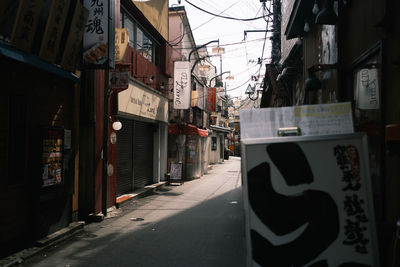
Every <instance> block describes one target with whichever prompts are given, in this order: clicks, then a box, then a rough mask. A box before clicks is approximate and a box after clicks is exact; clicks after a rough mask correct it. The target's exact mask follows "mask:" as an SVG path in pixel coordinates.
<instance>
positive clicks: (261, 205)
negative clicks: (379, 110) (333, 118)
mask: <svg viewBox="0 0 400 267" xmlns="http://www.w3.org/2000/svg"><path fill="white" fill-rule="evenodd" d="M242 144H243V146H242V151H243V157H242V160H243V190H244V191H243V193H244V202H245V210H246V220H247V226H246V228H247V229H246V237H247V247H248V250H249V253H248V255H249V256H248V265H247V266H254V265H255V266H260V265H261V266H307V267H310V266H363V267H372V266H373V267H377V266H379V259H378V249H377V240H376V232H375V222H374V211H373V200H372V188H371V181H370V174H369V164H368V149H367V137H366V136H365V135H363V134H343V135H335V136H313V137H307V136H304V137H277V138H268V139H245V140H242Z"/></svg>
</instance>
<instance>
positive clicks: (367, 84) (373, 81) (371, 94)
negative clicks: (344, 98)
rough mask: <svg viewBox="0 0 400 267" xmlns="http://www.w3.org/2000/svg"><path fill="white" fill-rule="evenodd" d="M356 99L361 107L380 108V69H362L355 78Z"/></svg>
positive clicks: (358, 106)
mask: <svg viewBox="0 0 400 267" xmlns="http://www.w3.org/2000/svg"><path fill="white" fill-rule="evenodd" d="M355 83H356V85H355V100H356V105H357V108H359V109H379V83H378V69H376V68H373V69H361V70H359V71H358V72H357V73H356V78H355Z"/></svg>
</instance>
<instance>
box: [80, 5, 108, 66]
mask: <svg viewBox="0 0 400 267" xmlns="http://www.w3.org/2000/svg"><path fill="white" fill-rule="evenodd" d="M84 6H85V7H86V8H87V9H88V10H89V16H88V19H87V22H86V26H85V32H84V35H83V62H84V64H87V65H92V66H94V67H98V68H102V67H105V66H106V64H110V65H112V67H113V64H114V63H113V62H114V60H113V55H110V54H109V51H113V49H114V45H115V44H114V38H115V36H113V33H114V30H115V29H114V28H113V27H112V25H113V22H114V13H113V10H114V1H107V0H84ZM111 31H112V32H111ZM111 37H112V38H111ZM113 54H114V53H113ZM109 60H111V61H112V62H109Z"/></svg>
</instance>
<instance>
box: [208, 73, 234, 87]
mask: <svg viewBox="0 0 400 267" xmlns="http://www.w3.org/2000/svg"><path fill="white" fill-rule="evenodd" d="M225 73H229V76H227V77H226V78H225V79H226V80H233V79H234V77H233V76H231V71H230V70H229V71H225V72H223V73H221V74H218V75H216V76H214V77H212V78H211V79H210V85H209V86H208V87H211V81H212V80H214V79H216V78H217V77H219V76H222V75H223V74H225Z"/></svg>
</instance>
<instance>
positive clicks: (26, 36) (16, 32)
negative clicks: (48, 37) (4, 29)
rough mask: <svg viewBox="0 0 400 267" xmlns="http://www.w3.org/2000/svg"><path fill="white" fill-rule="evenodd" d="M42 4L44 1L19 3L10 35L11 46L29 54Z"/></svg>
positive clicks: (35, 0) (36, 0)
mask: <svg viewBox="0 0 400 267" xmlns="http://www.w3.org/2000/svg"><path fill="white" fill-rule="evenodd" d="M43 2H44V0H30V1H19V6H18V11H17V16H16V19H15V23H14V27H13V30H12V33H11V45H12V46H15V47H16V48H18V49H20V50H22V51H24V52H28V53H29V52H31V49H32V44H33V41H34V37H35V33H36V28H37V25H38V22H39V17H40V11H41V8H42V6H43Z"/></svg>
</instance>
